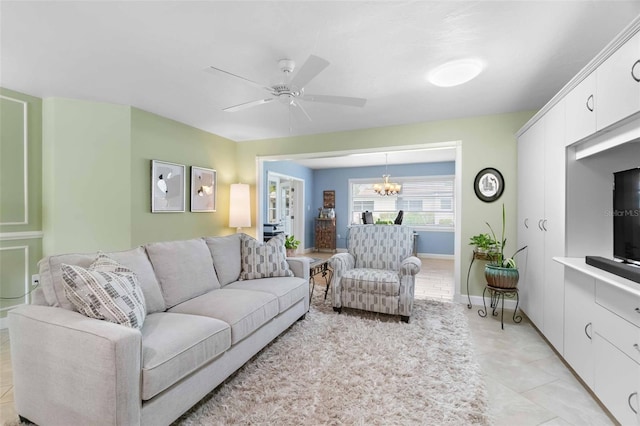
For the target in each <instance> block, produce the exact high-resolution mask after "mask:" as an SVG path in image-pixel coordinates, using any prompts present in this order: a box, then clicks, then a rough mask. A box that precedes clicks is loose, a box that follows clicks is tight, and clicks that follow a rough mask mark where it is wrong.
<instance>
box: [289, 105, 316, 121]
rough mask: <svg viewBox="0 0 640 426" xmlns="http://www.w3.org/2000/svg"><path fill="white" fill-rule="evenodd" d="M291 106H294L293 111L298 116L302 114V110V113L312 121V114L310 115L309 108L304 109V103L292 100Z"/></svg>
mask: <svg viewBox="0 0 640 426" xmlns="http://www.w3.org/2000/svg"><path fill="white" fill-rule="evenodd" d="M289 108H293V113H294V114H295V115H296V116H298V117H299V116H300V115H301V114H300V112H302V114H303V115H304V116H305V117H306V118H307V120H309V121H312V120H311V116H309V114H308V113H307V110H306V109H304V107H303V106H302V104H300V103H298V102H291V103H290V104H289Z"/></svg>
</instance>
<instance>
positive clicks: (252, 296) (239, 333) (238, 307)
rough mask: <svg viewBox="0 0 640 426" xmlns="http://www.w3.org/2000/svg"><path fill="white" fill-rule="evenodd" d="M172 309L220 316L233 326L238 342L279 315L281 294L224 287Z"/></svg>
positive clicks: (234, 339)
mask: <svg viewBox="0 0 640 426" xmlns="http://www.w3.org/2000/svg"><path fill="white" fill-rule="evenodd" d="M170 312H175V313H183V314H192V315H202V316H207V317H211V318H217V319H219V320H222V321H224V322H226V323H227V324H229V325H230V326H231V344H232V345H235V344H236V343H238V342H239V341H241V340H242V339H244V338H245V337H247V336H248V335H250V334H251V333H253V332H254V331H255V330H257V329H259V328H260V327H262V325H264V324H266V323H267V322H268V321H269V320H270V319H271V318H274V317H275V316H276V315H278V298H277V297H276V296H274V295H273V294H270V293H266V292H261V291H250V290H239V289H230V288H223V289H221V290H216V291H211V292H209V293H206V294H203V295H202V296H198V297H196V298H194V299H191V300H187V301H186V302H184V303H181V304H179V305H177V306H174V307H173V308H171V309H170Z"/></svg>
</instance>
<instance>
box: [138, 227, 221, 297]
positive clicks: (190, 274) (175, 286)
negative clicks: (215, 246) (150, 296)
mask: <svg viewBox="0 0 640 426" xmlns="http://www.w3.org/2000/svg"><path fill="white" fill-rule="evenodd" d="M145 248H146V249H147V253H148V254H149V260H151V263H152V264H153V270H154V271H155V272H156V276H157V277H158V281H159V282H160V287H161V288H162V294H163V296H164V302H165V304H166V306H167V308H170V307H172V306H175V305H177V304H179V303H182V302H184V301H185V300H189V299H192V298H194V297H196V296H199V295H201V294H204V293H206V292H208V291H211V290H215V289H217V288H220V283H219V282H218V277H217V276H216V271H215V269H214V268H213V260H212V259H211V252H209V248H208V247H207V244H206V243H205V242H204V240H203V239H202V238H196V239H192V240H183V241H169V242H161V243H150V244H147V245H146V246H145Z"/></svg>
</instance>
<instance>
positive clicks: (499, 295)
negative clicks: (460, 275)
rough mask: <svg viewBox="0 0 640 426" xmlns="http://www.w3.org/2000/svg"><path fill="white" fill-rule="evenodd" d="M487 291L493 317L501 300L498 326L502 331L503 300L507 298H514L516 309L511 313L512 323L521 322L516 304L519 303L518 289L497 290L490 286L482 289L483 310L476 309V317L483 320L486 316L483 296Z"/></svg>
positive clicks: (496, 313)
mask: <svg viewBox="0 0 640 426" xmlns="http://www.w3.org/2000/svg"><path fill="white" fill-rule="evenodd" d="M487 291H488V292H489V296H490V297H491V305H490V307H491V309H492V310H493V312H492V315H493V316H494V317H495V316H497V315H498V312H497V310H498V304H499V303H500V299H502V305H501V307H500V309H501V316H500V326H501V327H502V329H503V330H504V298H505V297H508V298H510V299H512V298H515V299H516V308H515V310H514V311H513V322H515V323H516V324H518V323H520V322H521V321H522V317H521V316H520V315H518V304H519V303H520V296H519V294H518V288H517V287H516V288H498V287H491V286H490V285H487V286H486V287H485V288H484V291H483V292H482V304H483V305H484V309H478V315H480V316H481V317H482V318H485V317H486V316H487V313H488V312H487V304H486V302H485V295H486V294H487Z"/></svg>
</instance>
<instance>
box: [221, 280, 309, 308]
mask: <svg viewBox="0 0 640 426" xmlns="http://www.w3.org/2000/svg"><path fill="white" fill-rule="evenodd" d="M226 288H237V289H241V290H253V291H264V292H266V293H270V294H273V295H274V296H276V297H277V298H278V310H279V312H284V311H286V310H287V309H289V308H290V307H291V306H293V305H295V304H296V302H298V301H299V300H302V299H304V297H305V295H306V294H308V293H309V282H308V281H305V280H304V279H302V278H297V277H280V278H260V279H255V280H246V281H236V282H234V283H231V284H229V285H228V286H227V287H226Z"/></svg>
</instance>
